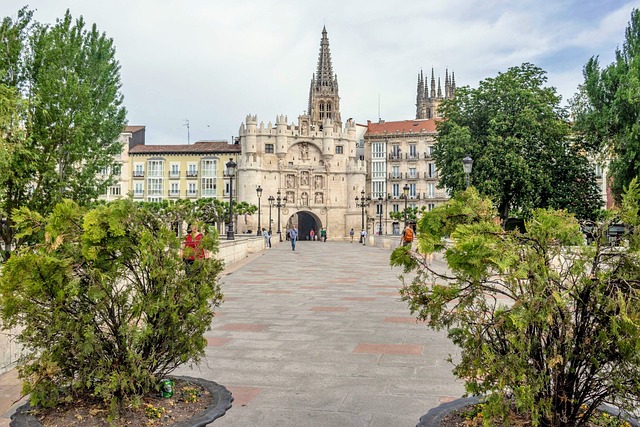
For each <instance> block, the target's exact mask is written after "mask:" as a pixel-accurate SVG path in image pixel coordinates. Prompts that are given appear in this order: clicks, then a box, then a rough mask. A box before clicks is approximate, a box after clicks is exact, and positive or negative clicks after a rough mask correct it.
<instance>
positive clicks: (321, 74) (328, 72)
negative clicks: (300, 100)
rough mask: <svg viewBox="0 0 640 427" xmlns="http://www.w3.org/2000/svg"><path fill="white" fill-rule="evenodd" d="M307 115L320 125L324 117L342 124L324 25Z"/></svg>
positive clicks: (336, 77) (335, 76)
mask: <svg viewBox="0 0 640 427" xmlns="http://www.w3.org/2000/svg"><path fill="white" fill-rule="evenodd" d="M309 115H310V116H311V121H312V123H314V124H318V125H321V124H322V122H323V121H324V120H325V119H331V120H332V121H333V122H334V123H336V124H338V125H340V126H342V121H341V119H340V97H339V96H338V76H337V75H334V74H333V67H332V65H331V51H330V50H329V38H328V37H327V29H326V27H322V38H321V39H320V54H319V55H318V68H317V70H316V73H315V74H314V76H313V78H312V80H311V89H310V93H309Z"/></svg>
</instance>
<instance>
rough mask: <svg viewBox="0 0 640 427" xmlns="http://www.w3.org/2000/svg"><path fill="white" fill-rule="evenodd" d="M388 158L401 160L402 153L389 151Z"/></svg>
mask: <svg viewBox="0 0 640 427" xmlns="http://www.w3.org/2000/svg"><path fill="white" fill-rule="evenodd" d="M389 160H393V161H400V160H402V154H400V153H397V154H396V153H391V154H389Z"/></svg>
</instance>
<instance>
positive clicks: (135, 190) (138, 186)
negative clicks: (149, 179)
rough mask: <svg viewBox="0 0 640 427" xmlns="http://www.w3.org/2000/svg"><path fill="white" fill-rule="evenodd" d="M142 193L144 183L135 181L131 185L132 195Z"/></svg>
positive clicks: (140, 194)
mask: <svg viewBox="0 0 640 427" xmlns="http://www.w3.org/2000/svg"><path fill="white" fill-rule="evenodd" d="M143 194H144V183H143V182H136V183H135V185H134V186H133V195H134V196H138V197H139V196H142V195H143Z"/></svg>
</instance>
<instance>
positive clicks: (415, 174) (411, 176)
mask: <svg viewBox="0 0 640 427" xmlns="http://www.w3.org/2000/svg"><path fill="white" fill-rule="evenodd" d="M405 176H406V178H407V179H408V180H416V179H418V177H419V176H420V174H418V173H413V174H412V173H409V172H407V173H406V174H405Z"/></svg>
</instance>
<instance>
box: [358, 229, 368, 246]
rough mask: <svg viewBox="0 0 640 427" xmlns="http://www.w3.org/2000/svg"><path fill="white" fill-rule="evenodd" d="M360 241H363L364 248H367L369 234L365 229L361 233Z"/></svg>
mask: <svg viewBox="0 0 640 427" xmlns="http://www.w3.org/2000/svg"><path fill="white" fill-rule="evenodd" d="M360 239H361V240H362V246H365V244H366V241H367V232H366V231H365V229H364V228H363V229H362V231H361V232H360Z"/></svg>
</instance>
